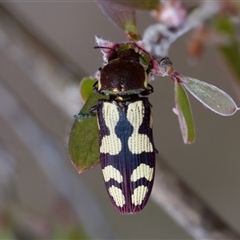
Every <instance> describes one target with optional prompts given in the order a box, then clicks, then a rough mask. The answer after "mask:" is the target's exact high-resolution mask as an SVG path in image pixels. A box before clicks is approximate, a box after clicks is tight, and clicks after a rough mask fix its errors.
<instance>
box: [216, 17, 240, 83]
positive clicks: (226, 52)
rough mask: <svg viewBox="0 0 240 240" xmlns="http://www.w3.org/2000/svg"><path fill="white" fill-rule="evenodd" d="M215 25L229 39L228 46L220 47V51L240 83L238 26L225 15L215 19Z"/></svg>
mask: <svg viewBox="0 0 240 240" xmlns="http://www.w3.org/2000/svg"><path fill="white" fill-rule="evenodd" d="M214 25H215V28H216V29H217V31H219V32H220V33H223V34H225V35H226V36H227V37H228V38H229V41H227V43H226V44H224V45H221V46H220V47H219V51H220V53H221V54H222V56H223V58H224V59H225V60H226V63H227V65H228V66H229V67H230V69H231V70H232V71H233V72H234V74H235V75H236V77H237V78H238V80H239V81H240V67H239V63H240V44H239V42H238V40H237V38H238V33H237V29H236V26H234V23H233V22H232V21H231V20H230V17H229V16H227V15H223V14H221V15H218V16H217V17H215V18H214Z"/></svg>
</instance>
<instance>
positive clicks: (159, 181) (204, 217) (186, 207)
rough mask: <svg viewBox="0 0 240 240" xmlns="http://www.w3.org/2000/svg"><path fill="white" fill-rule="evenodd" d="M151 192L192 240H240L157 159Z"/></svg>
mask: <svg viewBox="0 0 240 240" xmlns="http://www.w3.org/2000/svg"><path fill="white" fill-rule="evenodd" d="M157 163H158V168H157V171H156V178H155V183H154V187H153V192H152V199H153V200H154V201H155V202H156V203H157V204H159V205H160V206H161V207H162V208H163V209H164V210H165V211H166V212H167V213H168V214H169V215H170V216H171V217H172V218H173V219H175V220H176V222H178V224H179V225H181V226H182V227H183V228H184V229H185V230H186V231H187V232H188V233H189V234H190V235H192V236H193V237H194V238H195V239H240V236H239V234H238V233H236V232H235V231H234V230H232V229H231V228H230V227H229V226H228V225H227V224H226V223H225V222H224V221H223V220H222V219H221V218H220V217H219V216H217V214H215V213H214V212H213V211H212V210H211V209H210V208H209V207H208V205H207V204H206V203H205V202H204V201H203V200H202V199H201V198H200V197H199V196H197V195H196V194H195V193H194V192H193V191H192V190H191V189H190V188H189V187H188V186H187V184H186V183H184V182H183V181H182V180H181V179H180V178H179V177H178V176H177V174H176V173H175V172H174V171H173V170H172V169H170V168H169V167H168V166H167V165H166V163H164V161H163V160H162V159H161V158H160V159H158V161H157Z"/></svg>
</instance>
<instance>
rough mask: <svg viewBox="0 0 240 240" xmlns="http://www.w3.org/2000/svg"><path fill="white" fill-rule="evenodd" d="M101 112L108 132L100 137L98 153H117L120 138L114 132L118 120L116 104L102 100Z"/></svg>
mask: <svg viewBox="0 0 240 240" xmlns="http://www.w3.org/2000/svg"><path fill="white" fill-rule="evenodd" d="M102 114H103V118H104V120H105V124H106V126H107V127H108V129H109V132H110V134H109V135H108V136H104V137H103V138H102V144H101V146H100V153H109V154H110V155H117V154H119V152H120V151H121V148H122V144H121V140H120V139H119V138H118V137H117V135H116V134H115V127H116V125H117V123H118V121H119V112H118V109H117V106H116V105H114V104H112V103H108V102H104V103H103V108H102Z"/></svg>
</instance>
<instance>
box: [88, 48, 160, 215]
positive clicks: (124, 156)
mask: <svg viewBox="0 0 240 240" xmlns="http://www.w3.org/2000/svg"><path fill="white" fill-rule="evenodd" d="M100 48H101V46H100ZM142 58H143V57H142V55H141V53H139V52H137V51H136V48H132V47H131V45H127V44H125V45H124V44H122V45H121V46H117V47H115V48H113V49H110V53H109V54H108V57H107V63H106V64H105V66H104V67H103V68H101V69H100V70H99V74H98V81H97V82H96V83H95V84H94V90H95V91H96V92H98V93H99V94H103V95H109V99H108V100H99V101H98V103H97V104H96V105H95V106H93V107H92V108H91V110H90V112H94V111H96V114H97V122H98V128H99V156H100V164H101V168H102V173H103V178H104V182H105V186H106V189H107V192H108V195H109V197H110V199H111V202H112V203H113V205H114V206H115V208H116V209H117V210H118V211H119V212H120V213H123V214H124V213H136V212H138V211H140V210H142V209H143V208H144V206H145V205H146V203H147V201H148V199H149V196H150V194H151V190H152V186H153V181H154V173H155V154H156V149H155V147H154V142H153V133H152V126H153V120H152V112H151V104H150V103H149V101H148V98H147V97H146V95H148V94H150V93H152V92H153V88H152V86H151V85H149V84H148V77H149V76H148V75H149V69H150V68H151V67H150V65H151V63H150V61H149V65H148V66H147V65H145V64H146V63H144V64H142V63H141V61H143V59H142ZM143 62H144V61H143Z"/></svg>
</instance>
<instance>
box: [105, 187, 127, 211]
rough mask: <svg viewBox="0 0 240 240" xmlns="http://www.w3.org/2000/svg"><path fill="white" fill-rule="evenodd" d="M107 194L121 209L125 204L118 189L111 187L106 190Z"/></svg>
mask: <svg viewBox="0 0 240 240" xmlns="http://www.w3.org/2000/svg"><path fill="white" fill-rule="evenodd" d="M108 192H109V194H110V195H111V196H112V197H113V200H114V202H115V204H116V205H117V206H118V207H122V206H123V205H124V204H125V197H124V195H123V193H122V190H121V189H120V188H118V187H115V186H111V187H110V188H109V189H108Z"/></svg>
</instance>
